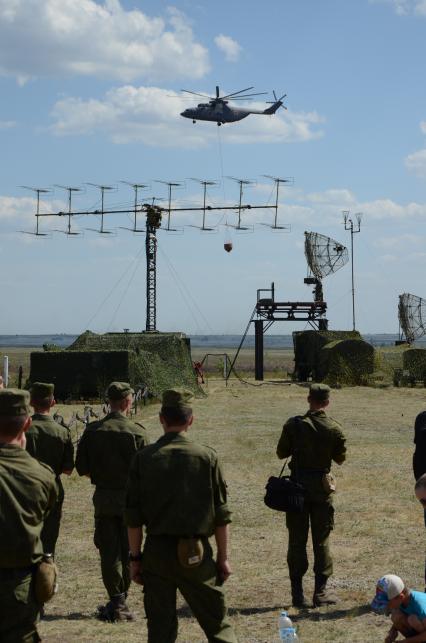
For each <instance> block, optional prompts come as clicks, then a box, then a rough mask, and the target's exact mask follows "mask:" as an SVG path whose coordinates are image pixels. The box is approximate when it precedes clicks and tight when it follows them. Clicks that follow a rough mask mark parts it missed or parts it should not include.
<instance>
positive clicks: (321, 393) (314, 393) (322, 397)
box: [309, 384, 331, 402]
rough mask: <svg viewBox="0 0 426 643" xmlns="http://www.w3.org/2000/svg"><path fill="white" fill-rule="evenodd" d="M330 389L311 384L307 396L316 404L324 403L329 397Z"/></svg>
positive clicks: (321, 385)
mask: <svg viewBox="0 0 426 643" xmlns="http://www.w3.org/2000/svg"><path fill="white" fill-rule="evenodd" d="M330 391H331V389H330V387H329V386H327V384H311V385H310V387H309V395H310V396H311V397H313V398H314V399H315V400H318V402H325V401H326V400H328V398H329V397H330Z"/></svg>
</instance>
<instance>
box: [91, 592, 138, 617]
mask: <svg viewBox="0 0 426 643" xmlns="http://www.w3.org/2000/svg"><path fill="white" fill-rule="evenodd" d="M98 618H99V620H101V621H107V622H109V623H116V622H117V621H134V620H135V617H134V615H133V613H132V612H131V611H130V610H129V608H128V605H127V603H126V595H125V594H117V595H116V596H112V597H111V600H110V601H109V602H108V603H107V604H106V605H100V606H99V607H98Z"/></svg>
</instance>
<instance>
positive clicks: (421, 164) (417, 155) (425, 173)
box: [405, 149, 426, 178]
mask: <svg viewBox="0 0 426 643" xmlns="http://www.w3.org/2000/svg"><path fill="white" fill-rule="evenodd" d="M405 165H406V167H407V168H408V169H409V170H410V171H411V172H414V174H417V176H420V177H424V178H426V149H423V150H419V151H418V152H413V154H409V155H408V156H407V157H406V159H405Z"/></svg>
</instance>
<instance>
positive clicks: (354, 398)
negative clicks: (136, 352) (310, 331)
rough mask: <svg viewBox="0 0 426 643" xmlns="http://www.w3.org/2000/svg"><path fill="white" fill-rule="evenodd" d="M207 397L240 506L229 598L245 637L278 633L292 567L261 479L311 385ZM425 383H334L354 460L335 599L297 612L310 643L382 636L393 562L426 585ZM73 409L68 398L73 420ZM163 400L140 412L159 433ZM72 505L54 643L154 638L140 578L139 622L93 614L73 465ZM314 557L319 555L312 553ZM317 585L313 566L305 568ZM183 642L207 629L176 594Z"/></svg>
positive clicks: (97, 590)
mask: <svg viewBox="0 0 426 643" xmlns="http://www.w3.org/2000/svg"><path fill="white" fill-rule="evenodd" d="M208 393H209V395H208V397H207V398H206V399H202V400H196V401H195V403H194V414H195V418H196V419H195V423H194V426H193V429H192V430H191V435H192V436H193V437H194V438H195V439H196V440H199V441H201V442H204V443H206V444H210V445H211V446H213V447H215V448H216V449H217V450H218V452H219V454H220V457H221V459H222V461H223V464H224V468H225V473H226V478H227V482H228V485H229V496H230V505H231V508H232V510H233V512H234V523H233V525H232V545H231V561H232V565H233V571H234V573H233V575H232V577H231V579H230V580H229V581H228V583H227V596H228V605H229V609H230V614H231V619H232V622H233V624H234V626H235V629H236V632H237V634H238V639H239V641H241V642H242V641H247V642H251V643H270V642H273V641H276V640H277V634H276V631H277V619H278V614H279V611H280V609H281V608H283V607H287V606H289V599H290V593H289V589H290V585H289V579H288V574H287V567H286V562H285V558H286V543H287V534H286V529H285V527H284V517H283V515H281V514H279V513H277V512H273V511H271V510H269V509H267V508H266V507H265V506H264V504H263V502H262V497H263V492H264V485H265V482H266V480H267V478H268V476H269V475H271V474H278V472H279V468H280V465H279V462H278V460H277V459H276V456H275V447H276V443H277V440H278V438H279V435H280V431H281V425H282V422H283V419H285V418H286V417H288V416H289V415H292V414H295V413H299V412H301V411H303V410H304V408H305V407H306V389H305V388H304V387H302V386H298V385H295V384H291V385H285V384H269V385H268V384H265V385H263V386H250V385H245V384H242V383H240V382H236V381H235V380H232V382H231V385H230V386H229V387H228V388H225V386H224V384H223V382H221V381H219V380H217V381H213V380H212V379H210V380H209V387H208ZM424 406H425V394H424V390H423V389H385V390H381V389H372V388H352V389H341V390H338V391H334V392H333V402H332V407H331V410H330V412H331V414H332V415H333V416H334V417H336V418H337V419H339V420H340V421H341V422H342V423H343V425H344V426H345V430H346V433H347V437H348V460H347V462H346V463H345V464H344V465H343V466H342V467H341V468H337V467H335V469H337V471H336V473H337V476H338V493H337V495H336V528H335V531H334V534H333V537H332V546H333V552H334V558H335V575H334V577H333V586H334V587H335V589H336V591H337V593H338V595H339V597H340V602H339V604H338V605H337V606H336V607H330V608H323V609H311V610H309V611H306V612H299V611H298V610H296V609H294V608H290V614H291V616H292V618H294V620H295V622H296V623H297V626H298V628H299V634H300V636H301V639H302V640H303V641H304V642H305V643H308V642H309V643H330V642H331V641H338V642H341V643H347V641H354V642H361V641H376V640H383V639H384V636H385V632H386V629H387V627H388V625H387V622H386V619H385V618H384V617H379V616H375V615H373V614H371V613H370V611H369V610H368V607H367V605H368V603H369V602H370V601H371V599H372V597H373V595H374V589H375V582H376V580H377V578H379V577H380V576H381V575H382V574H384V573H389V572H394V573H397V574H400V575H401V576H402V577H404V578H405V579H406V581H407V582H408V584H409V585H411V586H413V587H416V588H418V589H422V588H423V569H424V546H423V545H424V524H423V512H422V510H421V507H420V506H419V505H418V504H417V502H416V501H415V499H414V498H413V491H412V487H413V479H412V472H411V454H412V450H413V445H412V438H413V428H412V427H413V422H414V418H415V416H416V414H417V413H418V412H420V411H421V410H423V409H424ZM74 409H76V407H72V406H62V407H59V410H60V411H61V412H62V413H63V415H64V416H65V418H68V417H69V416H70V415H71V412H72V411H73V410H74ZM157 411H158V406H157V405H152V406H150V407H146V409H144V410H143V414H142V416H141V418H140V419H141V421H142V422H143V423H144V424H145V425H146V426H147V428H148V431H149V434H150V438H151V440H155V439H156V438H157V437H158V436H159V435H160V430H159V425H158V420H157ZM65 492H66V497H65V505H64V517H63V523H62V531H61V535H60V539H59V543H58V555H57V562H58V565H59V567H60V570H61V578H60V591H59V593H58V595H57V596H56V597H55V599H54V600H53V601H52V603H51V604H49V605H48V606H47V617H46V620H44V621H43V622H42V624H41V626H40V631H41V634H42V636H43V640H44V641H46V642H50V643H53V642H56V641H65V642H66V643H71V642H74V641H81V642H86V641H87V642H88V641H97V642H101V641H102V642H105V641H108V643H109V642H112V643H113V642H123V643H124V642H129V643H136V642H138V643H141V642H142V643H143V642H144V641H146V640H147V638H146V628H145V622H144V611H143V603H142V592H141V590H140V588H139V587H136V586H132V588H131V592H130V597H129V604H130V605H131V607H132V608H133V609H134V610H135V612H136V614H137V619H138V620H137V621H136V622H135V623H130V624H125V625H106V624H102V623H99V622H98V621H96V620H95V619H94V618H93V614H94V611H95V609H96V606H97V605H99V604H100V603H102V602H103V601H104V600H105V594H104V589H103V586H102V582H101V579H100V570H99V561H98V556H97V552H96V549H95V547H94V545H93V515H92V505H91V494H92V489H91V486H90V484H89V482H88V480H87V479H81V478H79V477H78V476H77V475H76V474H75V473H74V474H73V475H72V476H71V478H70V479H66V480H65ZM311 560H312V557H311ZM312 588H313V577H312V569H311V570H310V571H309V572H308V575H307V576H306V589H307V594H308V595H309V596H311V594H312ZM179 615H180V623H179V628H180V629H179V638H178V641H179V642H182V643H183V642H185V643H199V642H201V641H204V640H205V639H204V637H203V635H202V633H201V631H200V629H199V627H198V625H197V623H196V622H195V621H194V619H193V618H192V617H191V616H190V613H189V612H188V610H187V608H186V607H185V605H184V603H183V602H182V601H181V600H179Z"/></svg>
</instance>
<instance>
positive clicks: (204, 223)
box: [191, 177, 218, 232]
mask: <svg viewBox="0 0 426 643" xmlns="http://www.w3.org/2000/svg"><path fill="white" fill-rule="evenodd" d="M191 181H196V182H197V183H199V184H200V185H202V186H203V223H202V226H201V228H200V230H204V231H208V232H212V231H213V228H207V227H206V209H210V208H209V207H208V206H206V197H207V186H212V185H218V183H217V181H205V180H203V179H194V178H192V177H191Z"/></svg>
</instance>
